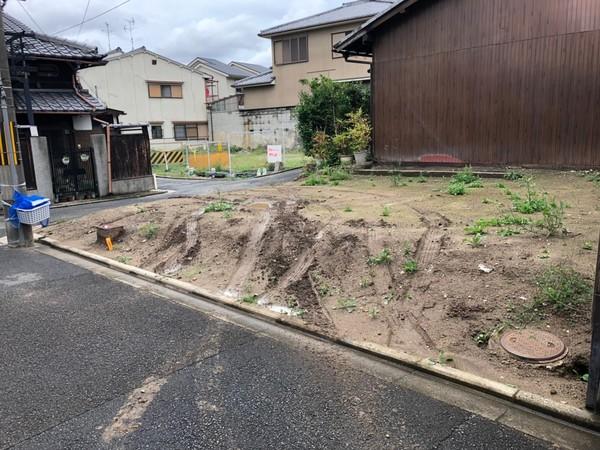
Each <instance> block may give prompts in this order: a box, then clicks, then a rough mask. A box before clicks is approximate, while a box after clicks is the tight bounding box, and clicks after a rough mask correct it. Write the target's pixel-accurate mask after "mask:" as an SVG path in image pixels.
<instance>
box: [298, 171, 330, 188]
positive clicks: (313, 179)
mask: <svg viewBox="0 0 600 450" xmlns="http://www.w3.org/2000/svg"><path fill="white" fill-rule="evenodd" d="M326 184H328V181H327V179H325V178H324V177H323V176H321V175H319V174H316V173H311V174H310V175H309V176H308V177H307V178H306V180H305V181H304V186H325V185H326Z"/></svg>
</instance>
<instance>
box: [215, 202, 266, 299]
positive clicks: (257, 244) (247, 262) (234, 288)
mask: <svg viewBox="0 0 600 450" xmlns="http://www.w3.org/2000/svg"><path fill="white" fill-rule="evenodd" d="M271 208H272V204H271V203H268V208H267V210H266V212H265V213H264V214H263V216H262V217H261V218H260V220H259V221H258V222H257V223H256V225H255V226H254V227H253V228H252V231H251V232H250V237H249V238H248V242H247V244H246V247H245V249H244V253H243V254H242V257H241V258H240V261H239V263H238V268H237V270H236V271H235V273H234V274H233V276H232V277H231V279H230V280H229V285H228V287H227V289H226V290H225V295H227V296H229V297H233V298H238V297H239V296H240V295H241V293H242V290H243V288H244V284H246V282H247V280H248V278H249V277H250V274H251V273H252V271H253V270H254V268H255V266H256V263H257V261H258V255H259V253H260V249H261V247H262V245H263V242H264V240H263V237H264V235H265V233H266V231H267V229H268V227H269V225H270V224H271V221H272V212H271Z"/></svg>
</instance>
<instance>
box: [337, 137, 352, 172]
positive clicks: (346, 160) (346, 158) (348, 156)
mask: <svg viewBox="0 0 600 450" xmlns="http://www.w3.org/2000/svg"><path fill="white" fill-rule="evenodd" d="M333 146H334V148H335V150H336V152H337V154H338V155H339V157H340V163H341V164H342V166H350V165H352V145H351V137H350V134H349V133H348V132H347V131H344V132H342V133H339V134H336V135H335V136H334V137H333Z"/></svg>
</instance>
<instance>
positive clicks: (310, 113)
mask: <svg viewBox="0 0 600 450" xmlns="http://www.w3.org/2000/svg"><path fill="white" fill-rule="evenodd" d="M304 83H305V85H306V86H308V90H306V91H303V92H301V93H300V102H299V104H298V106H297V107H296V117H297V119H298V134H299V136H300V139H301V140H302V146H303V147H304V152H305V153H306V154H307V155H308V156H313V145H314V143H315V140H314V137H315V134H316V133H317V132H324V133H326V134H327V135H328V136H335V135H336V134H338V133H340V132H341V131H343V130H342V129H341V128H343V127H344V121H345V119H346V118H347V115H348V114H349V113H351V112H354V111H356V110H358V109H360V108H362V111H364V112H365V113H366V114H369V110H370V89H369V87H368V86H367V85H365V84H363V83H354V82H348V83H339V82H335V81H333V80H332V79H331V78H328V77H325V76H321V77H319V78H315V79H313V80H311V81H305V82H304Z"/></svg>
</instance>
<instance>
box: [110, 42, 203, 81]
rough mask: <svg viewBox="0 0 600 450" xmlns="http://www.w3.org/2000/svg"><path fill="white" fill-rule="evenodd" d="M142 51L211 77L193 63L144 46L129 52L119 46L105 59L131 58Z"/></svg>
mask: <svg viewBox="0 0 600 450" xmlns="http://www.w3.org/2000/svg"><path fill="white" fill-rule="evenodd" d="M142 53H145V54H147V55H150V56H152V57H154V58H156V59H161V60H163V61H165V62H168V63H169V64H173V65H175V66H177V67H180V68H182V69H186V70H189V71H191V72H195V73H197V74H199V75H202V76H204V77H205V78H210V74H207V73H204V72H202V71H201V70H198V69H196V68H194V67H192V66H191V65H186V64H183V63H180V62H178V61H175V60H174V59H171V58H167V57H166V56H163V55H159V54H158V53H155V52H153V51H151V50H148V49H147V48H146V47H144V46H142V47H138V48H136V49H134V50H131V51H129V52H124V51H123V50H121V48H120V47H117V48H115V49H113V50H111V51H110V52H108V54H107V55H106V58H105V60H106V61H108V62H110V61H113V60H116V59H122V58H129V57H131V56H135V55H139V54H142Z"/></svg>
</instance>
